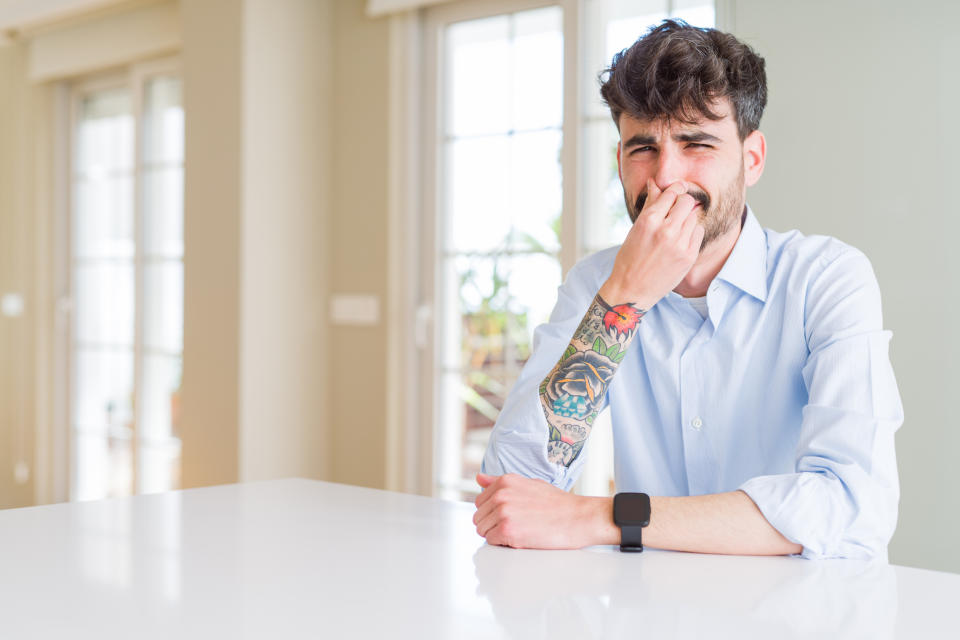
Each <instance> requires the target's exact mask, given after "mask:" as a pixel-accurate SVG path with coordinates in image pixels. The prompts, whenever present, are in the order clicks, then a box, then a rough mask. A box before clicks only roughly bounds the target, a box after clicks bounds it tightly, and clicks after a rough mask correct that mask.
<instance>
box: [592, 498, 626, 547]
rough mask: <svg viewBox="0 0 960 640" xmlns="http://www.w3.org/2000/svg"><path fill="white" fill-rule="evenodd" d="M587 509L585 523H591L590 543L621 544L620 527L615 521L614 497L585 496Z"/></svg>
mask: <svg viewBox="0 0 960 640" xmlns="http://www.w3.org/2000/svg"><path fill="white" fill-rule="evenodd" d="M584 503H585V507H586V510H587V514H586V515H587V517H585V518H584V522H585V523H589V529H590V530H589V533H588V538H589V542H588V543H587V544H589V545H601V544H604V545H618V544H620V527H618V526H617V525H616V524H614V522H613V498H598V497H593V496H585V497H584Z"/></svg>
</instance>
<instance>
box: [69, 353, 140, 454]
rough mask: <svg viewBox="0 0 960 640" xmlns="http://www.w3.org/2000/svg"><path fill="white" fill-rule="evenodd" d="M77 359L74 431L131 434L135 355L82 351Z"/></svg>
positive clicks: (118, 434)
mask: <svg viewBox="0 0 960 640" xmlns="http://www.w3.org/2000/svg"><path fill="white" fill-rule="evenodd" d="M74 360H75V361H74V385H73V386H74V389H75V393H74V398H73V426H74V428H76V429H79V430H81V431H84V432H91V433H98V434H101V435H104V436H105V435H108V434H109V435H114V436H117V437H122V436H124V435H129V430H130V428H131V423H132V420H133V352H132V351H110V350H101V349H78V350H77V351H76V354H75V359H74Z"/></svg>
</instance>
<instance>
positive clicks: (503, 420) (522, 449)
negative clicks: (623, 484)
mask: <svg viewBox="0 0 960 640" xmlns="http://www.w3.org/2000/svg"><path fill="white" fill-rule="evenodd" d="M599 278H600V273H599V269H598V268H597V267H596V266H595V265H593V264H592V261H591V260H590V259H589V258H588V259H587V260H584V261H581V262H579V263H577V265H575V266H574V267H573V268H572V269H571V270H570V273H569V274H568V275H567V278H566V280H565V281H564V283H563V284H562V285H561V286H560V287H559V289H558V295H557V304H556V305H555V306H554V308H553V312H552V313H551V314H550V320H549V321H548V322H547V323H546V324H542V325H540V326H539V327H537V328H536V330H535V331H534V334H533V351H532V353H531V356H530V358H529V359H528V360H527V363H526V364H525V365H524V366H523V369H522V370H521V372H520V376H519V378H517V382H516V384H514V386H513V388H512V389H511V390H510V393H509V395H508V396H507V400H506V402H505V403H504V405H503V410H502V411H501V412H500V415H499V416H498V418H497V422H496V424H495V425H494V427H493V432H492V433H491V435H490V442H489V444H488V445H487V451H486V454H485V455H484V457H483V464H482V466H481V470H482V471H483V473H488V474H492V475H502V474H505V473H516V474H520V475H523V476H526V477H528V478H540V479H542V480H546V481H547V482H550V483H551V484H553V485H556V486H558V487H560V488H561V489H564V490H569V489H570V487H572V486H573V483H574V482H575V481H576V479H577V477H578V476H579V475H580V470H581V469H582V466H583V461H584V460H585V459H586V456H587V453H588V451H587V449H588V447H589V443H590V439H589V437H588V438H587V443H586V444H585V445H584V449H583V450H582V451H581V452H580V455H579V456H577V458H576V459H575V460H574V461H573V463H572V464H571V465H570V467H566V466H564V465H563V464H560V463H554V462H550V461H549V460H548V459H547V440H548V436H549V426H548V424H547V418H546V416H545V415H544V413H543V406H542V405H541V404H540V383H541V382H542V381H543V379H544V377H546V375H547V374H548V373H549V372H550V371H551V370H552V369H553V367H554V365H556V364H557V361H558V360H559V359H560V356H561V355H563V352H564V350H565V349H566V348H567V345H568V344H570V340H571V339H572V338H573V334H574V331H576V329H577V327H578V326H579V325H580V321H581V320H583V315H584V314H585V313H586V312H587V308H588V307H589V306H590V303H591V302H592V301H593V298H594V297H595V296H596V295H597V291H598V290H599V288H600V280H599ZM604 401H605V399H604ZM601 406H602V405H601Z"/></svg>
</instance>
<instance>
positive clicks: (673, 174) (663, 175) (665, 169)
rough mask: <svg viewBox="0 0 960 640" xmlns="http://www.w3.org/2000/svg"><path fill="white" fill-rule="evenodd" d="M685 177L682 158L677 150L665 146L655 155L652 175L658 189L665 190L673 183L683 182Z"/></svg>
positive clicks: (671, 146)
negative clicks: (655, 161)
mask: <svg viewBox="0 0 960 640" xmlns="http://www.w3.org/2000/svg"><path fill="white" fill-rule="evenodd" d="M684 177H685V167H684V164H683V158H682V157H681V155H680V152H679V149H675V148H673V145H669V144H665V145H663V146H662V148H661V149H660V153H659V154H657V167H656V173H655V174H654V177H653V179H654V181H655V182H656V183H657V187H658V188H660V189H666V188H667V187H669V186H670V185H671V184H673V183H674V182H677V181H678V180H683V179H684Z"/></svg>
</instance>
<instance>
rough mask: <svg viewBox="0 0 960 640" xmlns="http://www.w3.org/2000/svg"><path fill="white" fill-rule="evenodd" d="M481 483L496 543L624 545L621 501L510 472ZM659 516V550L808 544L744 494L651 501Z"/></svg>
mask: <svg viewBox="0 0 960 640" xmlns="http://www.w3.org/2000/svg"><path fill="white" fill-rule="evenodd" d="M477 481H478V482H479V483H480V485H481V486H482V487H484V491H483V493H481V494H480V495H479V496H478V497H477V500H476V505H477V512H476V514H474V518H473V521H474V524H476V525H477V532H478V533H479V534H480V535H481V536H483V537H484V538H486V539H487V542H489V543H490V544H498V545H503V546H507V547H515V548H518V549H579V548H580V547H586V546H590V545H597V544H611V545H616V544H620V529H619V528H617V526H616V525H615V524H614V523H613V498H597V497H592V496H578V495H574V494H571V493H567V492H566V491H564V490H562V489H559V488H557V487H555V486H553V485H551V484H550V483H548V482H545V481H543V480H534V479H531V478H525V477H523V476H519V475H514V474H508V475H503V476H487V475H484V474H480V475H478V476H477ZM650 510H651V513H652V514H653V515H652V517H651V519H650V525H649V526H648V527H646V528H645V529H644V530H643V544H644V545H645V546H649V547H655V548H658V549H670V550H674V551H690V552H699V553H725V554H736V555H786V554H791V553H800V551H801V550H802V548H801V546H800V545H798V544H796V543H794V542H791V541H789V540H787V539H786V538H784V537H783V535H782V534H780V532H779V531H777V530H776V529H774V528H773V527H772V526H771V525H770V523H769V522H768V521H767V520H766V518H764V516H763V514H762V513H761V512H760V510H759V509H758V508H757V505H756V504H754V502H753V501H752V500H751V499H750V498H749V497H748V496H747V494H745V493H744V492H742V491H732V492H730V493H717V494H713V495H704V496H689V497H676V498H673V497H657V496H652V497H651V498H650Z"/></svg>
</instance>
